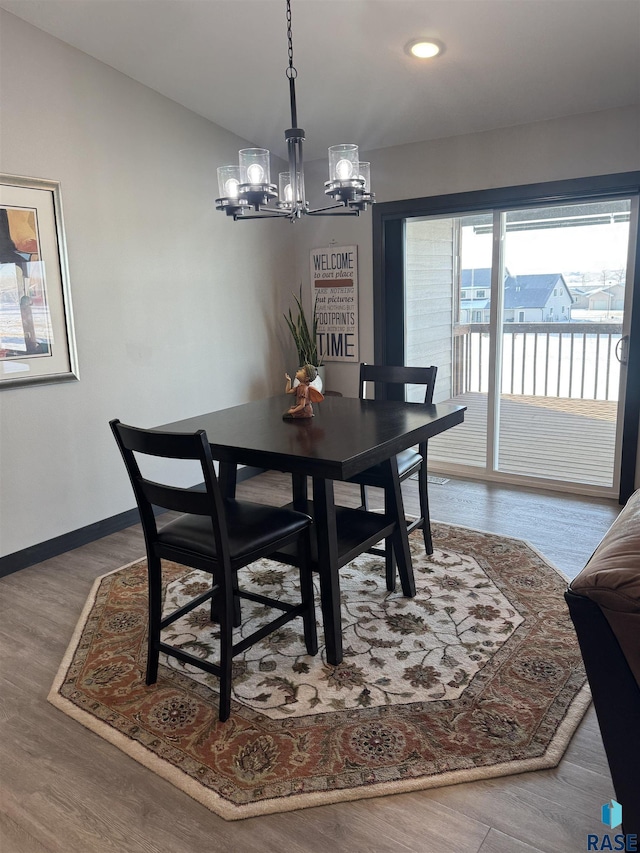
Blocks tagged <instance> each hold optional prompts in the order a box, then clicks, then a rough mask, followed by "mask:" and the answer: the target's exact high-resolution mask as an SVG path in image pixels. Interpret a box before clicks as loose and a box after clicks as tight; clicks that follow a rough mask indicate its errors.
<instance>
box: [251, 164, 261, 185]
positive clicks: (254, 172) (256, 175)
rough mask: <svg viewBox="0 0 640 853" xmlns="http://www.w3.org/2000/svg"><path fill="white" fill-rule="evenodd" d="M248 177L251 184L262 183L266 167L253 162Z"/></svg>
mask: <svg viewBox="0 0 640 853" xmlns="http://www.w3.org/2000/svg"><path fill="white" fill-rule="evenodd" d="M247 178H249V183H250V184H261V183H262V179H263V178H264V169H263V168H262V166H261V165H260V163H252V164H251V165H250V166H249V168H248V169H247Z"/></svg>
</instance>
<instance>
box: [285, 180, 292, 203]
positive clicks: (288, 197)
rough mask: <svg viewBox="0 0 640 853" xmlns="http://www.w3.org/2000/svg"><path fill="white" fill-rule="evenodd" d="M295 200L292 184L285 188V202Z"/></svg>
mask: <svg viewBox="0 0 640 853" xmlns="http://www.w3.org/2000/svg"><path fill="white" fill-rule="evenodd" d="M292 199H293V190H292V189H291V184H287V185H286V187H285V188H284V200H285V201H291V200H292Z"/></svg>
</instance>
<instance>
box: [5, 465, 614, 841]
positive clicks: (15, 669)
mask: <svg viewBox="0 0 640 853" xmlns="http://www.w3.org/2000/svg"><path fill="white" fill-rule="evenodd" d="M403 489H404V494H405V507H406V509H407V512H415V510H416V508H417V493H416V489H417V485H416V483H415V481H407V482H406V483H405V484H404V487H403ZM240 491H241V492H242V493H243V496H245V497H249V498H251V497H254V498H257V497H259V498H260V499H261V500H264V501H269V502H272V503H280V502H284V499H286V498H287V497H288V487H287V483H286V481H285V480H284V479H283V477H282V476H281V475H278V474H273V473H268V474H264V475H261V476H260V477H257V478H254V479H253V480H250V481H247V482H246V483H244V484H242V485H241V487H240ZM336 492H337V494H338V496H339V497H340V499H341V500H342V502H347V501H351V499H352V498H353V499H355V494H356V492H355V491H354V489H353V488H352V487H348V486H339V485H337V487H336ZM430 496H431V504H432V516H433V518H434V519H436V520H439V521H448V522H452V523H456V524H464V525H467V526H469V527H476V528H480V529H483V530H490V531H495V532H498V533H503V534H506V535H509V536H518V537H523V538H526V539H528V540H529V541H530V542H532V544H534V545H535V546H536V547H537V548H538V549H539V550H541V551H542V552H543V553H544V554H545V555H546V556H547V557H549V558H550V559H551V560H552V561H553V562H555V564H556V565H557V566H558V567H559V568H560V569H562V570H563V571H564V572H565V573H567V574H568V575H574V574H575V573H576V572H577V571H579V570H580V568H581V567H582V565H583V564H584V562H585V560H586V559H587V558H588V557H589V554H590V553H591V551H592V550H593V548H594V547H595V546H596V544H597V543H598V541H599V539H600V537H601V536H602V535H603V534H604V532H605V531H606V529H607V528H608V526H609V525H610V523H611V522H612V521H613V519H614V518H615V516H616V515H617V512H618V509H619V508H618V507H617V505H616V504H615V503H613V502H609V501H604V500H595V499H587V498H580V497H563V496H561V495H559V494H558V493H541V492H527V491H524V490H522V489H516V488H504V487H498V486H495V485H487V484H483V483H479V482H462V481H455V480H450V481H449V482H448V483H445V484H443V485H434V484H432V485H431V486H430ZM142 554H143V543H142V536H141V533H140V530H139V528H138V527H134V528H130V529H128V530H126V531H122V532H120V533H115V534H113V535H111V536H108V537H105V538H104V539H102V540H100V541H98V542H95V543H92V544H91V545H87V546H84V547H82V548H78V549H76V550H75V551H72V552H69V553H67V554H64V555H62V556H60V557H56V558H54V559H51V560H48V561H47V562H44V563H41V564H39V565H37V566H33V567H31V568H27V569H24V570H22V571H20V572H17V573H15V574H13V575H10V576H8V577H5V578H3V579H1V580H0V647H1V654H0V851H1V853H44V851H60V853H103V852H104V853H107V851H116V852H117V853H138V851H140V853H143V851H144V853H151V851H153V853H156V851H157V853H202V851H216V853H254V851H255V853H258V851H260V853H272V851H273V853H276V851H286V853H316V851H317V853H320V851H326V850H331V851H332V853H347V851H348V853H365V851H366V853H407V851H414V853H535V851H546V853H574V851H575V853H582V851H584V850H586V849H587V844H586V837H587V833H599V832H600V831H601V829H602V825H601V824H600V820H599V816H600V806H601V804H602V803H604V802H606V801H607V800H609V799H610V798H611V797H612V796H613V788H612V785H611V779H610V776H609V771H608V767H607V762H606V758H605V755H604V751H603V748H602V741H601V738H600V734H599V731H598V726H597V722H596V719H595V714H594V712H593V709H590V710H589V711H588V712H587V715H586V716H585V719H584V720H583V722H582V724H581V725H580V727H579V729H578V731H577V733H576V735H575V737H574V738H573V741H572V743H571V745H570V746H569V749H568V750H567V753H566V754H565V756H564V758H563V759H562V761H561V763H560V765H559V766H558V767H557V768H556V769H553V770H546V771H539V772H533V773H525V774H521V775H518V776H511V777H503V778H499V779H489V780H486V781H482V782H474V783H470V784H465V785H455V786H450V787H447V788H438V789H435V790H430V791H423V792H416V793H409V794H400V795H397V796H392V797H384V798H377V799H371V800H360V801H357V802H353V803H342V804H338V805H333V806H321V807H318V808H312V809H305V810H302V811H297V812H289V813H287V814H282V815H270V816H266V817H261V818H252V819H249V820H245V821H238V822H233V823H229V822H225V821H223V820H222V819H221V818H219V817H217V816H216V815H214V814H212V813H210V812H209V811H207V810H206V809H205V808H204V807H203V806H201V805H199V804H198V803H196V802H195V801H193V800H191V799H190V798H189V797H187V796H186V794H183V793H182V792H180V791H177V790H176V789H175V788H173V786H171V785H170V784H169V783H168V782H165V781H164V780H163V779H161V778H159V777H158V776H156V775H154V774H153V773H151V772H150V771H148V770H146V769H145V768H144V767H142V766H141V765H139V764H137V763H136V762H135V761H133V760H132V759H131V758H128V757H127V756H125V755H124V754H123V753H121V752H120V751H119V750H118V749H116V748H115V747H114V746H112V745H111V744H109V743H107V742H106V741H104V740H102V739H101V738H99V737H98V736H97V735H95V734H93V733H92V732H90V731H88V730H86V729H84V728H83V727H82V726H81V725H79V724H78V723H76V722H74V721H73V720H71V719H70V718H69V717H67V716H65V715H64V714H62V713H61V712H60V711H58V710H57V709H55V708H53V707H52V706H51V705H49V704H48V703H47V701H46V696H47V693H48V691H49V688H50V686H51V683H52V681H53V678H54V675H55V673H56V671H57V669H58V666H59V663H60V661H61V659H62V656H63V654H64V652H65V650H66V647H67V645H68V643H69V640H70V638H71V635H72V633H73V629H74V627H75V624H76V622H77V620H78V618H79V615H80V612H81V610H82V607H83V604H84V602H85V600H86V597H87V595H88V592H89V589H90V587H91V585H92V582H93V580H94V578H95V577H97V576H98V575H101V574H104V573H105V572H107V571H109V570H111V569H115V568H117V567H118V566H121V565H123V564H125V563H127V562H129V561H131V560H133V559H136V558H138V557H141V556H142Z"/></svg>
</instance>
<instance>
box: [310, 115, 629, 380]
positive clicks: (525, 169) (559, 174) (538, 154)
mask: <svg viewBox="0 0 640 853" xmlns="http://www.w3.org/2000/svg"><path fill="white" fill-rule="evenodd" d="M312 129H313V128H312V127H310V128H309V132H311V131H312ZM336 141H340V140H336ZM342 141H344V140H342ZM363 159H367V160H370V161H371V185H372V189H373V191H374V192H375V194H376V199H377V200H378V201H395V200H397V199H407V198H421V197H424V196H436V195H444V194H449V193H458V192H469V191H472V190H482V189H492V188H495V187H507V186H517V185H521V184H530V183H537V182H541V181H554V180H562V179H565V178H579V177H585V176H588V175H607V174H613V173H616V172H627V171H635V170H637V169H640V106H632V107H624V108H620V109H614V110H607V111H605V112H599V113H589V114H585V115H576V116H569V117H565V118H559V119H555V120H553V121H545V122H537V123H535V124H529V125H522V126H518V127H508V128H502V129H499V130H493V131H487V132H484V133H474V134H469V135H468V136H457V137H453V138H450V139H436V140H432V141H430V142H420V143H414V144H411V145H402V146H397V147H395V148H384V149H379V150H377V151H371V152H364V154H363ZM326 172H327V166H326V164H325V163H324V162H319V161H318V162H315V163H313V164H311V166H310V167H309V174H308V177H307V182H306V185H307V192H308V194H309V195H310V196H311V201H312V203H314V204H319V203H320V202H321V201H322V192H320V195H318V194H317V192H316V195H315V197H314V196H313V195H311V192H310V190H311V191H313V189H314V187H315V188H316V190H317V188H321V187H322V182H323V181H325V180H326V179H327V175H326V174H325V173H326ZM296 238H297V239H296V256H297V265H298V275H299V277H300V278H301V280H302V281H303V282H305V286H306V287H307V290H308V289H309V287H310V284H309V250H310V249H312V248H320V247H322V246H328V245H330V244H331V241H332V240H335V242H336V244H337V245H342V246H351V245H357V246H358V247H359V251H358V256H359V289H360V357H361V360H362V361H372V360H373V300H372V293H373V288H372V227H371V214H370V213H365V214H362V215H361V216H360V217H358V218H353V219H349V218H346V219H337V218H333V219H331V218H328V217H327V218H322V219H320V218H318V219H313V220H308V221H306V222H304V223H303V227H301V228H300V229H298V231H297V233H296ZM327 384H328V386H329V387H330V388H332V389H334V390H336V391H342V392H343V393H345V394H352V395H355V394H357V385H358V368H357V366H355V365H351V364H343V363H337V362H330V363H329V364H328V365H327Z"/></svg>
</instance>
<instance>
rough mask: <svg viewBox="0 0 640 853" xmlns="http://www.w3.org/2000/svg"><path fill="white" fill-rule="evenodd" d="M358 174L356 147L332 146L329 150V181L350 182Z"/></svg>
mask: <svg viewBox="0 0 640 853" xmlns="http://www.w3.org/2000/svg"><path fill="white" fill-rule="evenodd" d="M358 174H359V173H358V146H357V145H332V146H331V148H329V180H330V181H350V180H353V179H354V178H357V177H358Z"/></svg>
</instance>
